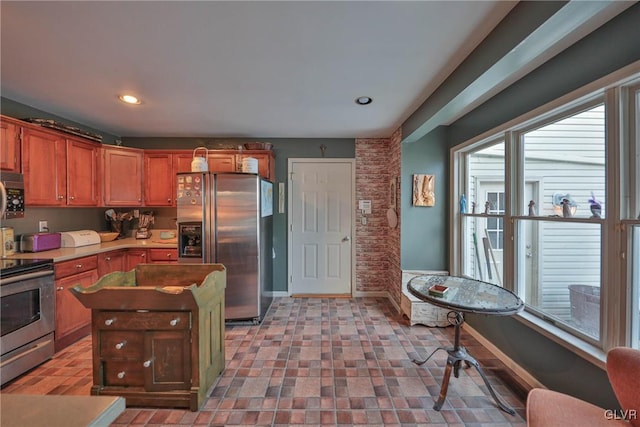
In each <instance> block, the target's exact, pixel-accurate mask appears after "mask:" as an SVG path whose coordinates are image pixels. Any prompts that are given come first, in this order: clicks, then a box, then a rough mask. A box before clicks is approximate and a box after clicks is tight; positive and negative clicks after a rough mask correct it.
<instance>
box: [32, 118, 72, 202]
mask: <svg viewBox="0 0 640 427" xmlns="http://www.w3.org/2000/svg"><path fill="white" fill-rule="evenodd" d="M66 152H67V150H66V140H65V138H64V137H63V136H61V135H60V134H58V133H55V132H48V131H45V130H40V129H35V128H33V129H32V128H27V127H25V128H23V130H22V173H23V174H24V189H25V203H26V204H27V206H65V205H66V204H67V154H66Z"/></svg>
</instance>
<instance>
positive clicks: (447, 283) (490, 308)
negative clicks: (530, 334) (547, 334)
mask: <svg viewBox="0 0 640 427" xmlns="http://www.w3.org/2000/svg"><path fill="white" fill-rule="evenodd" d="M407 289H409V292H411V293H412V294H413V295H415V296H416V297H417V298H419V299H421V300H423V301H426V302H429V303H431V304H433V305H436V306H438V307H442V308H446V309H449V310H451V312H450V313H449V314H448V315H447V318H448V320H449V323H451V324H452V325H454V327H455V335H454V344H453V347H438V348H437V349H435V350H434V351H433V352H432V353H431V354H430V355H429V356H428V357H427V358H426V359H424V360H417V359H414V360H413V362H414V363H415V364H417V365H422V364H424V363H425V362H426V361H427V360H429V359H430V358H431V356H433V355H434V354H435V353H436V352H437V351H439V350H444V351H446V352H447V355H448V356H447V366H446V368H445V371H444V375H443V377H442V386H441V388H440V395H439V396H438V400H437V401H436V403H435V404H434V406H433V409H435V410H436V411H439V410H440V409H441V408H442V405H443V404H444V401H445V399H446V398H447V390H448V388H449V379H450V378H451V371H452V370H453V374H454V376H455V377H456V378H458V375H459V371H460V365H461V363H462V362H464V363H465V365H466V366H467V368H470V367H471V366H473V367H475V368H476V370H477V371H478V373H479V374H480V376H481V377H482V380H483V381H484V383H485V385H486V386H487V389H489V393H491V397H493V400H494V401H495V402H496V404H497V405H498V407H499V408H500V409H502V410H503V411H505V412H506V413H508V414H511V415H515V411H514V410H513V409H512V408H509V407H508V406H507V405H505V404H504V403H503V402H502V401H501V400H500V398H498V395H497V394H496V393H495V391H494V390H493V387H492V386H491V384H490V383H489V380H488V379H487V377H486V376H485V374H484V372H483V371H482V368H481V367H480V364H479V363H478V361H477V360H476V359H475V358H474V357H473V356H471V355H470V354H469V353H468V352H467V349H466V348H465V347H464V346H461V345H460V326H461V325H462V324H463V323H464V313H477V314H486V315H494V316H510V315H513V314H516V313H518V312H520V311H522V309H523V308H524V302H523V301H522V300H521V299H520V298H519V297H518V296H517V295H516V294H514V293H513V292H511V291H509V290H507V289H504V288H501V287H500V286H496V285H493V284H491V283H487V282H481V281H478V280H473V279H467V278H464V277H453V276H436V275H425V276H418V277H414V278H413V279H411V280H410V281H409V283H408V284H407Z"/></svg>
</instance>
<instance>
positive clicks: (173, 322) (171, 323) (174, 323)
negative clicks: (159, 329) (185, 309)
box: [169, 319, 180, 326]
mask: <svg viewBox="0 0 640 427" xmlns="http://www.w3.org/2000/svg"><path fill="white" fill-rule="evenodd" d="M178 322H180V319H173V320H172V321H170V322H169V324H170V325H171V326H176V325H177V324H178Z"/></svg>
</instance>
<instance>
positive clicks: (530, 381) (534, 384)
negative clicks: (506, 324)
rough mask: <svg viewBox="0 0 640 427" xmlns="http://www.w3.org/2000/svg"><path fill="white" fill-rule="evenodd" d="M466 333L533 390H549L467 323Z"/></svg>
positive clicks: (465, 326) (464, 326)
mask: <svg viewBox="0 0 640 427" xmlns="http://www.w3.org/2000/svg"><path fill="white" fill-rule="evenodd" d="M462 328H463V329H464V331H465V332H467V333H469V335H471V336H472V337H473V338H475V339H476V341H478V342H479V343H480V344H482V345H483V346H484V347H485V348H486V349H487V350H489V352H491V354H493V355H494V356H495V357H497V358H498V360H500V361H501V362H502V363H504V364H505V365H506V366H507V367H508V368H509V369H511V370H512V371H513V372H514V373H515V374H516V375H517V376H519V377H520V378H522V380H523V381H524V382H525V383H526V384H527V385H528V386H529V387H531V388H545V389H546V388H547V387H545V386H544V384H542V383H541V382H540V381H538V380H537V379H535V378H534V377H533V376H532V375H531V374H530V373H529V372H527V371H526V370H525V369H524V368H523V367H522V366H520V365H518V364H517V363H516V362H515V361H514V360H513V359H511V358H510V357H509V356H507V355H506V354H504V353H503V352H502V350H500V349H499V348H498V347H496V346H495V345H494V344H493V343H492V342H491V341H489V340H488V339H486V338H485V337H484V336H483V335H482V334H481V333H480V332H478V331H476V330H475V329H473V328H472V327H471V326H469V324H468V323H465V324H464V325H463V327H462Z"/></svg>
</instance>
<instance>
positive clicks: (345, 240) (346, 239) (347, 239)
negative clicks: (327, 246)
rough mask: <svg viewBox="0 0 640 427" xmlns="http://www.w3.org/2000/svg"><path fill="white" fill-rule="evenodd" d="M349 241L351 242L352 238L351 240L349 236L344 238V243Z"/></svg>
mask: <svg viewBox="0 0 640 427" xmlns="http://www.w3.org/2000/svg"><path fill="white" fill-rule="evenodd" d="M349 240H351V238H350V237H349V236H344V237H343V238H342V241H343V242H348V241H349Z"/></svg>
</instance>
